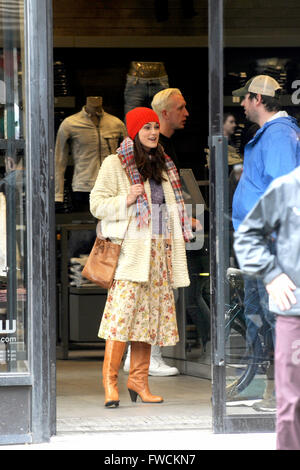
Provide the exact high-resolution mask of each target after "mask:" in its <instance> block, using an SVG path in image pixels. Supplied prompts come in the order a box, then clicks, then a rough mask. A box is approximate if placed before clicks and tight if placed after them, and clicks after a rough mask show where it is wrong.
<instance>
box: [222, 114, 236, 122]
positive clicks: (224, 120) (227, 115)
mask: <svg viewBox="0 0 300 470" xmlns="http://www.w3.org/2000/svg"><path fill="white" fill-rule="evenodd" d="M229 116H232V117H233V118H234V119H235V115H234V114H233V113H224V114H223V124H225V122H226V121H227V119H228V118H229Z"/></svg>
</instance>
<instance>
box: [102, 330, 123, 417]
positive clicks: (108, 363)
mask: <svg viewBox="0 0 300 470" xmlns="http://www.w3.org/2000/svg"><path fill="white" fill-rule="evenodd" d="M125 347H126V343H124V342H121V341H113V340H111V339H107V340H106V344H105V354H104V362H103V372H102V373H103V386H104V389H105V403H104V404H105V406H106V407H107V408H113V407H117V406H119V402H120V400H119V391H118V373H119V369H120V365H121V361H122V357H123V354H124V351H125Z"/></svg>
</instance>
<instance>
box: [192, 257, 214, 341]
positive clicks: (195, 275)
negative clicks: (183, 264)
mask: <svg viewBox="0 0 300 470" xmlns="http://www.w3.org/2000/svg"><path fill="white" fill-rule="evenodd" d="M186 256H187V265H188V271H189V277H190V281H191V284H190V286H189V287H187V288H186V312H187V315H188V316H189V317H190V318H191V320H192V322H193V324H194V325H195V326H196V329H197V336H198V339H201V340H202V343H203V346H205V344H206V343H207V341H209V337H210V309H209V306H208V304H207V301H206V299H205V298H204V297H205V293H206V292H205V289H206V288H207V280H208V278H207V277H200V276H199V273H201V272H202V271H203V263H202V259H201V255H200V253H199V251H188V250H187V252H186Z"/></svg>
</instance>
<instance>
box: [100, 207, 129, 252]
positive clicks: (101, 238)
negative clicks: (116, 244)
mask: <svg viewBox="0 0 300 470" xmlns="http://www.w3.org/2000/svg"><path fill="white" fill-rule="evenodd" d="M131 220H132V215H131V216H130V217H129V220H128V224H127V227H126V230H125V233H124V237H123V240H122V242H121V244H120V246H122V245H123V242H124V239H125V237H126V234H127V232H128V228H129V224H130V222H131ZM98 225H99V227H100V230H99V231H100V233H101V237H99V236H98V233H97V238H99V240H109V238H104V237H103V236H102V232H101V220H99V222H98V224H97V229H96V232H98Z"/></svg>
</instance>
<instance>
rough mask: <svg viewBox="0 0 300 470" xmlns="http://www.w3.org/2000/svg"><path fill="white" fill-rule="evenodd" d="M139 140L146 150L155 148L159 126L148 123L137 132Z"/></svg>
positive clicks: (154, 123) (155, 123)
mask: <svg viewBox="0 0 300 470" xmlns="http://www.w3.org/2000/svg"><path fill="white" fill-rule="evenodd" d="M139 139H140V142H141V144H142V145H143V146H144V147H145V149H146V150H151V149H153V148H156V147H157V145H158V139H159V124H158V123H157V122H148V123H147V124H145V125H144V126H143V127H142V128H141V129H140V131H139Z"/></svg>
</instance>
